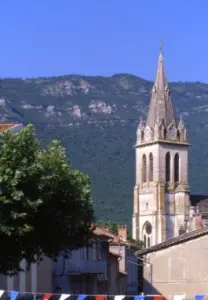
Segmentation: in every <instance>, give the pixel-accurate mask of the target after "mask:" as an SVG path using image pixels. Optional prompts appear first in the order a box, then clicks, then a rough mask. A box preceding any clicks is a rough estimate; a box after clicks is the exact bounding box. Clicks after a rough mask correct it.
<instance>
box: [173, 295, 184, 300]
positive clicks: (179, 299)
mask: <svg viewBox="0 0 208 300" xmlns="http://www.w3.org/2000/svg"><path fill="white" fill-rule="evenodd" d="M173 299H174V300H185V295H184V294H181V295H174V297H173Z"/></svg>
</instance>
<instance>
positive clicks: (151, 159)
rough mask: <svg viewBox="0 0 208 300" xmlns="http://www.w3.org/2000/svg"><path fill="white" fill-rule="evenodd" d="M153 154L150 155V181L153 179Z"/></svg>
mask: <svg viewBox="0 0 208 300" xmlns="http://www.w3.org/2000/svg"><path fill="white" fill-rule="evenodd" d="M153 171H154V170H153V155H152V153H150V155H149V181H153Z"/></svg>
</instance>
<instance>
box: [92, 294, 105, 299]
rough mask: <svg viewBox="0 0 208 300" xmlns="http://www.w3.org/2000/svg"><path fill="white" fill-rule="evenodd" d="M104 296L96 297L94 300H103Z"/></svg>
mask: <svg viewBox="0 0 208 300" xmlns="http://www.w3.org/2000/svg"><path fill="white" fill-rule="evenodd" d="M105 299H106V296H105V295H96V296H95V300H105Z"/></svg>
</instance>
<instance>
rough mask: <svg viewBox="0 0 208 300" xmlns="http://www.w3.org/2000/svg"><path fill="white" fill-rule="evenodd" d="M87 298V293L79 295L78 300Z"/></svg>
mask: <svg viewBox="0 0 208 300" xmlns="http://www.w3.org/2000/svg"><path fill="white" fill-rule="evenodd" d="M85 298H87V295H79V296H78V297H77V300H84V299H85Z"/></svg>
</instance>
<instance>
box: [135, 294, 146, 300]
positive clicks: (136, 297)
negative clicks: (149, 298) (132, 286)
mask: <svg viewBox="0 0 208 300" xmlns="http://www.w3.org/2000/svg"><path fill="white" fill-rule="evenodd" d="M134 300H144V296H143V295H139V296H134Z"/></svg>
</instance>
